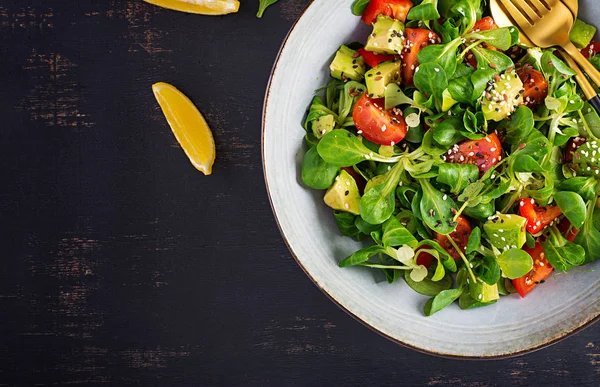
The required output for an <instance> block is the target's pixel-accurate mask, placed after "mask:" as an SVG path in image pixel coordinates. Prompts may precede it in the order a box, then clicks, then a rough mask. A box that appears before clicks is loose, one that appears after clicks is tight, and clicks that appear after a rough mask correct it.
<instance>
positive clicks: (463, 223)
mask: <svg viewBox="0 0 600 387" xmlns="http://www.w3.org/2000/svg"><path fill="white" fill-rule="evenodd" d="M456 222H457V224H456V228H455V229H454V231H452V232H451V233H450V235H449V236H450V238H452V240H453V241H454V243H456V245H457V246H458V247H459V248H460V249H461V250H462V251H463V253H464V252H465V250H466V249H467V243H468V242H469V236H470V235H471V231H473V229H472V228H471V224H470V223H469V221H468V220H467V218H465V217H464V216H462V215H461V216H459V217H458V219H457V220H456ZM435 239H436V240H437V241H438V242H439V244H440V245H441V246H442V247H443V248H444V249H445V250H446V251H447V252H448V254H450V255H451V256H452V258H454V260H455V261H457V260H459V259H460V254H458V251H456V249H455V248H454V246H452V243H451V242H450V241H449V240H448V235H442V234H436V235H435Z"/></svg>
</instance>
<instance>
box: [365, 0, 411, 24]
mask: <svg viewBox="0 0 600 387" xmlns="http://www.w3.org/2000/svg"><path fill="white" fill-rule="evenodd" d="M412 6H413V3H412V2H411V1H410V0H371V1H370V2H369V5H367V8H365V12H364V13H363V15H362V20H363V21H364V22H365V23H367V24H368V25H372V24H373V23H374V22H375V20H377V16H379V15H383V16H389V17H391V18H393V19H396V20H400V21H401V22H402V23H404V22H405V21H406V15H408V11H410V9H411V8H412Z"/></svg>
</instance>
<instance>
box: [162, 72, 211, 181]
mask: <svg viewBox="0 0 600 387" xmlns="http://www.w3.org/2000/svg"><path fill="white" fill-rule="evenodd" d="M152 91H153V92H154V96H155V97H156V100H157V101H158V104H159V105H160V108H161V109H162V111H163V114H164V115H165V117H166V118H167V122H168V123H169V126H170V127H171V129H172V130H173V133H174V134H175V138H176V139H177V141H179V144H180V145H181V147H182V148H183V150H184V152H185V154H186V155H187V156H188V157H189V159H190V161H191V162H192V165H194V167H196V169H197V170H199V171H200V172H202V173H204V174H205V175H210V174H211V173H212V166H213V164H214V162H215V156H216V150H215V140H214V138H213V134H212V132H211V130H210V128H209V127H208V124H207V123H206V120H205V119H204V117H203V116H202V114H201V113H200V112H199V111H198V109H197V108H196V106H194V104H193V103H192V101H190V99H189V98H188V97H186V96H185V95H184V94H183V93H182V92H181V91H179V90H177V88H175V87H174V86H172V85H169V84H168V83H164V82H159V83H155V84H154V85H152Z"/></svg>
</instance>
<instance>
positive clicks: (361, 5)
mask: <svg viewBox="0 0 600 387" xmlns="http://www.w3.org/2000/svg"><path fill="white" fill-rule="evenodd" d="M369 1H370V0H356V1H355V2H354V4H352V13H353V14H354V15H356V16H362V14H363V13H365V8H367V5H369Z"/></svg>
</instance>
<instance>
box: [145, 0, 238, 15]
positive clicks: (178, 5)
mask: <svg viewBox="0 0 600 387" xmlns="http://www.w3.org/2000/svg"><path fill="white" fill-rule="evenodd" d="M144 1H145V2H146V3H149V4H154V5H158V6H159V7H163V8H168V9H172V10H175V11H182V12H189V13H197V14H200V15H226V14H228V13H233V12H237V11H238V9H239V8H240V2H239V1H238V0H144Z"/></svg>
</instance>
